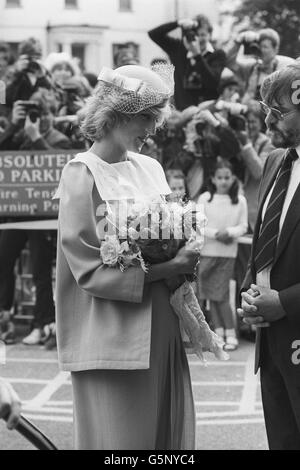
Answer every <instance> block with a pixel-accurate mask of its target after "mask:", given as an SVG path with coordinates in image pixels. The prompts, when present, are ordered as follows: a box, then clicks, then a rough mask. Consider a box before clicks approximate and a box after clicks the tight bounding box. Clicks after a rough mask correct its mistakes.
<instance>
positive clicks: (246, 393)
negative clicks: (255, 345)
mask: <svg viewBox="0 0 300 470" xmlns="http://www.w3.org/2000/svg"><path fill="white" fill-rule="evenodd" d="M254 356H255V351H254V350H253V351H251V352H250V353H249V356H248V360H247V363H246V367H245V381H244V388H243V393H242V398H241V401H240V407H239V411H240V413H242V414H248V413H253V412H254V410H255V404H256V394H257V385H258V378H257V375H255V374H254Z"/></svg>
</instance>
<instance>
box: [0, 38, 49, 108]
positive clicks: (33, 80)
mask: <svg viewBox="0 0 300 470" xmlns="http://www.w3.org/2000/svg"><path fill="white" fill-rule="evenodd" d="M18 52H19V58H18V60H17V62H16V64H15V66H14V73H13V75H12V79H11V80H10V82H9V83H8V85H7V88H6V104H7V106H8V107H9V108H12V106H13V103H14V102H15V101H18V100H25V101H26V100H29V98H30V96H31V95H32V94H33V93H34V92H35V91H37V90H38V89H39V88H46V89H51V87H52V83H51V77H50V76H49V74H48V73H47V71H46V69H45V67H44V66H43V64H42V62H41V58H42V46H41V44H40V42H39V41H38V40H37V39H34V38H29V39H28V40H26V41H23V42H22V43H21V44H20V46H19V50H18Z"/></svg>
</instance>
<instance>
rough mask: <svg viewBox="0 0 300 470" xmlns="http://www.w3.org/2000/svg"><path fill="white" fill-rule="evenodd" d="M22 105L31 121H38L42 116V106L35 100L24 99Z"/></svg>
mask: <svg viewBox="0 0 300 470" xmlns="http://www.w3.org/2000/svg"><path fill="white" fill-rule="evenodd" d="M22 106H23V107H24V109H25V111H26V114H27V116H28V117H29V119H30V121H31V122H36V121H37V120H38V119H39V118H40V117H41V109H40V106H39V105H38V104H37V103H36V102H35V101H23V102H22Z"/></svg>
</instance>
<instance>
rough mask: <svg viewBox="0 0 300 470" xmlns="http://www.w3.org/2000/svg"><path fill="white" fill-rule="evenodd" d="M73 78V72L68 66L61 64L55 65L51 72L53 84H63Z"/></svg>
mask: <svg viewBox="0 0 300 470" xmlns="http://www.w3.org/2000/svg"><path fill="white" fill-rule="evenodd" d="M72 76H73V71H72V69H71V67H70V66H69V64H67V63H65V62H62V63H60V64H57V65H56V66H55V68H54V69H53V70H52V77H53V79H54V81H55V82H57V83H60V84H63V83H65V82H66V81H68V80H69V79H70V78H71V77H72Z"/></svg>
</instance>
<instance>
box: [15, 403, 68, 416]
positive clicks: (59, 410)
mask: <svg viewBox="0 0 300 470" xmlns="http://www.w3.org/2000/svg"><path fill="white" fill-rule="evenodd" d="M22 410H24V412H26V413H29V412H30V413H54V414H55V413H58V414H59V413H61V414H72V413H73V410H72V408H71V409H70V408H55V407H48V406H47V407H41V406H37V407H35V406H32V405H25V406H24V407H22Z"/></svg>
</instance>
